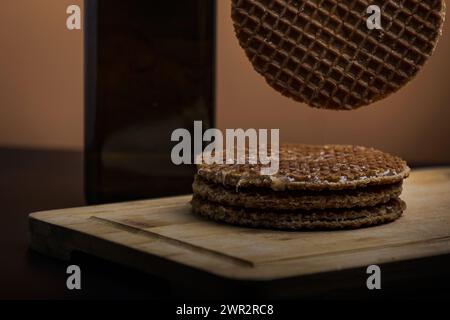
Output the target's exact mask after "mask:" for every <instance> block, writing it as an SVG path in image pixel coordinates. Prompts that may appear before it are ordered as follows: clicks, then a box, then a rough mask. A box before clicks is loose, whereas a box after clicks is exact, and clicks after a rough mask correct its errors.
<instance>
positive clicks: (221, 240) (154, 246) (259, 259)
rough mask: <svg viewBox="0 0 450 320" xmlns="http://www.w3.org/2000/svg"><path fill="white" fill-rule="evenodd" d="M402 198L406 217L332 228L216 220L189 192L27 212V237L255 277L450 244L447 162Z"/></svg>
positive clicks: (132, 260) (177, 268) (116, 258)
mask: <svg viewBox="0 0 450 320" xmlns="http://www.w3.org/2000/svg"><path fill="white" fill-rule="evenodd" d="M402 198H403V199H404V200H405V201H406V203H407V205H408V209H407V210H406V212H405V214H404V216H403V217H402V218H401V219H400V220H398V221H396V222H394V223H391V224H388V225H383V226H379V227H375V228H369V229H361V230H353V231H336V232H282V231H270V230H256V229H247V228H239V227H233V226H228V225H223V224H218V223H215V222H210V221H207V220H204V219H202V218H199V217H197V216H195V215H194V214H193V213H192V212H191V207H190V204H189V201H190V199H191V196H182V197H176V198H165V199H157V200H148V201H137V202H129V203H120V204H111V205H102V206H92V207H83V208H73V209H64V210H56V211H48V212H39V213H33V214H31V215H30V218H29V221H30V232H31V247H32V248H33V249H35V250H38V251H40V252H42V253H44V254H47V255H51V256H54V257H57V258H61V259H69V258H70V255H71V254H72V253H73V252H74V251H80V252H83V253H87V254H91V255H95V256H98V257H100V258H104V259H107V260H110V261H113V262H116V263H121V264H123V265H127V266H131V267H133V268H136V269H139V270H141V271H144V272H148V273H152V274H156V275H159V276H162V277H166V278H171V277H174V276H176V275H177V276H180V272H181V273H182V272H183V271H186V270H191V271H195V272H196V273H200V274H205V275H213V276H216V277H220V278H225V279H231V280H247V281H252V282H254V281H258V282H267V281H272V280H281V279H292V278H301V277H304V276H308V275H314V274H319V273H320V274H322V273H327V272H341V271H345V270H348V269H353V268H359V267H363V266H368V265H371V264H385V263H390V262H401V261H407V260H413V259H420V258H424V257H431V256H439V255H444V254H449V253H450V168H442V169H432V170H420V171H414V172H413V173H412V175H411V177H410V179H408V180H407V182H406V184H405V190H404V194H403V196H402ZM161 261H164V262H165V263H169V264H170V265H171V266H172V267H171V268H164V267H161V264H160V262H161Z"/></svg>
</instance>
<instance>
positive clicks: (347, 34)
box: [232, 0, 445, 110]
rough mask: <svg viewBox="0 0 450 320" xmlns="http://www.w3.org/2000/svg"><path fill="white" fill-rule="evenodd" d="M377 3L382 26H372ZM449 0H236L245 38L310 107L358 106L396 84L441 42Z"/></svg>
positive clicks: (266, 70)
mask: <svg viewBox="0 0 450 320" xmlns="http://www.w3.org/2000/svg"><path fill="white" fill-rule="evenodd" d="M371 5H378V6H379V7H380V9H381V14H382V18H381V23H382V28H383V29H381V30H379V29H373V30H369V28H368V26H367V19H368V18H369V14H367V9H368V7H369V6H371ZM444 18H445V2H444V1H443V0H390V1H379V0H378V1H366V0H320V1H318V0H232V19H233V21H234V26H235V30H236V35H237V37H238V39H239V42H240V45H241V46H242V47H243V49H244V50H245V52H246V54H247V56H248V58H249V59H250V61H251V62H252V64H253V66H254V68H255V69H256V71H257V72H259V73H260V74H262V75H263V76H264V77H265V79H266V81H267V82H268V83H269V85H270V86H272V87H273V88H275V89H276V90H277V91H279V92H281V93H282V94H284V95H286V96H288V97H290V98H293V99H295V100H297V101H300V102H304V103H307V104H309V105H310V106H312V107H317V108H327V109H338V110H345V109H347V110H348V109H355V108H358V107H361V106H364V105H368V104H371V103H373V102H375V101H377V100H380V99H382V98H384V97H386V96H388V95H389V94H391V93H393V92H395V91H397V90H398V89H400V88H401V87H402V86H404V85H405V84H406V83H407V82H409V81H410V80H411V79H412V78H413V77H414V76H415V75H416V74H417V73H418V71H419V70H420V69H421V68H422V66H423V65H424V64H425V62H426V61H427V59H428V58H429V57H430V56H431V54H432V53H433V51H434V48H435V47H436V44H437V41H438V38H439V36H440V34H441V31H442V25H443V22H444Z"/></svg>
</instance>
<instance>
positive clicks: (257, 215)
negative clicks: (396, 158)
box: [192, 197, 406, 230]
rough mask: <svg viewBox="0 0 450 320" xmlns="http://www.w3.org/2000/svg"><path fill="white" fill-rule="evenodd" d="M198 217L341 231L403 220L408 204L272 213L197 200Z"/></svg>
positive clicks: (261, 225)
mask: <svg viewBox="0 0 450 320" xmlns="http://www.w3.org/2000/svg"><path fill="white" fill-rule="evenodd" d="M192 207H193V210H194V212H195V213H197V214H199V215H201V216H203V217H205V218H208V219H211V220H214V221H218V222H225V223H228V224H233V225H238V226H245V227H252V228H265V229H280V230H341V229H357V228H364V227H371V226H375V225H380V224H384V223H388V222H392V221H395V220H397V219H398V218H400V217H401V215H402V213H403V211H404V210H405V209H406V204H405V203H404V202H403V201H402V200H400V199H393V200H391V201H390V202H388V203H386V204H382V205H379V206H376V207H369V208H361V209H353V210H352V209H341V210H339V209H336V210H315V211H302V210H295V211H281V212H280V211H270V210H255V209H242V208H237V207H231V206H224V205H221V204H216V203H213V202H209V201H205V200H203V199H201V198H199V197H194V198H193V200H192Z"/></svg>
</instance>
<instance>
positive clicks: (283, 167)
mask: <svg viewBox="0 0 450 320" xmlns="http://www.w3.org/2000/svg"><path fill="white" fill-rule="evenodd" d="M224 157H225V155H224ZM409 172H410V169H409V167H408V166H407V164H406V162H405V161H403V160H402V159H400V158H398V157H395V156H392V155H390V154H387V153H384V152H381V151H379V150H376V149H373V148H365V147H358V146H345V145H325V146H314V145H295V144H286V145H282V146H280V150H279V171H278V173H276V174H275V175H273V176H265V175H262V174H261V165H260V164H200V165H199V166H198V172H197V176H196V178H195V181H194V184H193V190H194V199H193V203H192V204H193V209H194V212H196V213H197V214H199V215H201V216H204V217H207V218H210V219H213V220H216V221H222V222H226V223H230V224H236V225H242V226H251V227H261V228H274V229H291V230H301V229H321V230H323V229H333V230H334V229H348V228H359V227H367V226H374V225H378V224H382V223H387V222H391V221H394V220H396V219H398V218H399V217H400V216H401V215H402V213H403V211H404V209H405V204H404V203H403V201H401V200H400V198H399V197H400V195H401V192H402V185H403V180H404V179H406V178H407V177H408V176H409Z"/></svg>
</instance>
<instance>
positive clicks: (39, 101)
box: [0, 0, 83, 149]
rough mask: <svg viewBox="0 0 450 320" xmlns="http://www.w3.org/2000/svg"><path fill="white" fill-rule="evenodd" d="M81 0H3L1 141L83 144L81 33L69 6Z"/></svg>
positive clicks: (0, 13) (0, 17) (0, 19)
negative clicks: (70, 22)
mask: <svg viewBox="0 0 450 320" xmlns="http://www.w3.org/2000/svg"><path fill="white" fill-rule="evenodd" d="M70 4H78V5H81V4H82V1H81V0H76V1H74V0H14V1H7V0H2V1H0V46H1V47H0V145H6V146H20V147H36V148H40V147H46V148H64V149H81V147H82V143H83V132H82V131H83V107H82V104H83V91H82V90H83V80H82V76H83V69H82V61H83V60H82V59H83V52H82V49H83V47H82V45H83V42H82V37H83V35H82V32H81V31H68V30H67V28H66V18H67V15H66V9H67V7H68V6H69V5H70Z"/></svg>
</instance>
